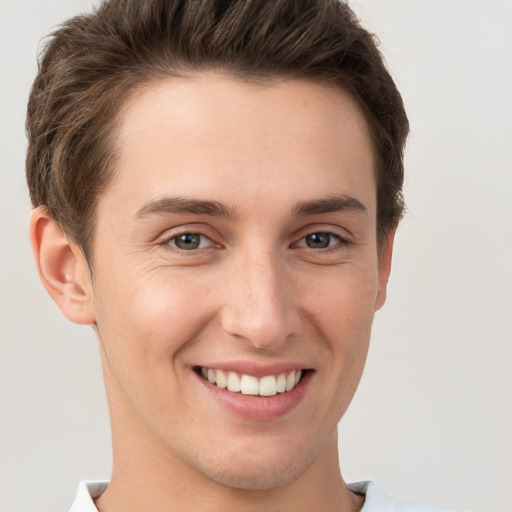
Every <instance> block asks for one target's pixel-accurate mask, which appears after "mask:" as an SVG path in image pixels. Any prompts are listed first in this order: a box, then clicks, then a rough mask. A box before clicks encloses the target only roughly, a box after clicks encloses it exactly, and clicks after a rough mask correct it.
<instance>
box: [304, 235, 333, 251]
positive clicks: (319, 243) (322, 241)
mask: <svg viewBox="0 0 512 512" xmlns="http://www.w3.org/2000/svg"><path fill="white" fill-rule="evenodd" d="M330 241H331V235H330V234H329V233H313V234H312V235H308V236H307V237H306V244H307V245H308V247H311V248H313V249H325V248H326V247H329V242H330Z"/></svg>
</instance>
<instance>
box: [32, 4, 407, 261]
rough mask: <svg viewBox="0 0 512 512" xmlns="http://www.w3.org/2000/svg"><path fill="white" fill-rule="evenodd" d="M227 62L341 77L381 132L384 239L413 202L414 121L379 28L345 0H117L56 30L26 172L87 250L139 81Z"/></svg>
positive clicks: (377, 134) (234, 66)
mask: <svg viewBox="0 0 512 512" xmlns="http://www.w3.org/2000/svg"><path fill="white" fill-rule="evenodd" d="M206 70H219V71H221V72H223V73H225V74H227V75H229V76H234V77H237V78H241V79H244V80H256V81H259V80H269V79H273V78H276V77H277V78H279V77H291V78H303V79H307V80H312V81H316V82H321V83H331V84H337V85H339V86H340V87H342V88H344V89H345V90H347V91H348V92H350V93H351V94H352V95H353V97H354V98H355V99H356V100H357V102H358V103H359V105H360V107H361V109H362V111H363V113H364V115H365V117H366V120H367V122H368V125H369V128H370V133H371V135H372V138H373V144H374V152H375V160H376V176H377V231H378V239H379V242H381V241H382V240H383V239H384V238H385V236H386V234H387V233H388V232H389V231H390V229H392V228H393V227H395V226H396V224H397V223H398V221H399V220H400V218H401V216H402V213H403V208H404V205H403V199H402V184H403V150H404V146H405V140H406V137H407V134H408V130H409V126H408V120H407V116H406V113H405V110H404V106H403V103H402V99H401V96H400V94H399V92H398V90H397V88H396V86H395V84H394V82H393V80H392V78H391V76H390V74H389V73H388V71H387V69H386V66H385V64H384V62H383V58H382V56H381V54H380V52H379V50H378V48H377V44H376V41H375V38H374V36H373V35H372V34H370V33H368V32H367V31H366V30H365V29H363V28H362V27H361V26H360V24H359V21H358V20H357V18H356V16H355V15H354V13H353V12H352V11H351V9H350V8H349V7H348V6H347V5H346V4H345V3H342V2H340V1H339V0H107V1H105V2H104V3H103V4H101V5H100V7H99V8H98V9H97V10H95V11H94V12H93V13H91V14H89V15H82V16H77V17H75V18H72V19H70V20H69V21H67V22H66V23H64V24H63V25H62V26H61V27H60V28H59V29H58V30H56V31H55V32H54V33H53V34H52V35H51V36H50V38H49V41H48V43H47V44H46V47H45V51H44V53H43V55H42V57H41V59H40V62H39V73H38V75H37V77H36V80H35V82H34V84H33V87H32V91H31V94H30V99H29V103H28V114H27V124H26V128H27V136H28V142H29V144H28V153H27V162H26V172H27V181H28V185H29V190H30V196H31V199H32V203H33V205H34V206H39V205H44V206H45V207H46V208H47V209H48V212H49V214H50V215H51V217H52V218H53V219H55V220H56V221H57V222H58V223H59V225H60V226H61V227H62V229H63V230H64V231H65V232H66V233H67V234H68V236H70V237H71V238H72V239H73V240H74V241H75V242H77V243H78V244H79V245H80V246H81V247H82V249H83V250H84V253H85V254H86V256H87V252H88V248H89V245H90V242H91V238H92V234H93V228H94V217H95V205H96V201H97V198H98V195H99V194H100V193H101V192H102V191H103V190H104V189H105V187H107V186H108V184H109V183H110V181H111V180H112V176H113V174H114V168H115V165H114V160H115V155H114V154H113V153H114V149H113V144H112V140H113V139H112V137H113V132H114V131H115V130H114V127H115V120H116V115H117V113H118V112H119V110H120V108H121V106H122V105H123V102H125V101H126V99H127V97H128V95H129V94H130V93H131V92H132V91H133V90H134V88H135V87H137V86H140V85H141V84H144V83H146V82H149V81H152V80H155V79H159V78H163V77H170V76H171V77H172V76H183V75H190V74H193V73H194V72H201V71H206Z"/></svg>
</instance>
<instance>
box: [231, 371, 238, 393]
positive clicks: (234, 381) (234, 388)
mask: <svg viewBox="0 0 512 512" xmlns="http://www.w3.org/2000/svg"><path fill="white" fill-rule="evenodd" d="M228 390H229V391H233V392H234V393H238V392H239V391H240V377H239V376H238V375H237V374H236V373H235V372H229V373H228Z"/></svg>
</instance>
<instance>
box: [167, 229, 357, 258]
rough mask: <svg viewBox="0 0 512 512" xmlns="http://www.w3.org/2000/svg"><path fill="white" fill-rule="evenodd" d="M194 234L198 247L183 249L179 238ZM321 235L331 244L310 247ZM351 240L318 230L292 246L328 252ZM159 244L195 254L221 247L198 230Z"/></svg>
mask: <svg viewBox="0 0 512 512" xmlns="http://www.w3.org/2000/svg"><path fill="white" fill-rule="evenodd" d="M187 235H188V236H192V237H199V238H200V241H199V246H198V247H194V248H192V249H183V248H181V247H179V246H178V245H177V240H179V238H180V237H185V236H187ZM315 235H316V236H319V235H324V236H325V235H326V236H328V237H329V245H327V247H310V246H308V245H307V238H308V237H313V236H315ZM333 239H334V241H335V243H332V244H331V242H332V241H333ZM205 240H207V241H208V242H209V244H208V246H207V247H204V246H203V247H201V245H203V242H204V241H205ZM351 243H352V242H351V241H350V240H348V239H347V238H345V237H343V236H341V235H339V234H338V233H333V232H331V231H322V230H318V231H312V232H310V233H307V234H306V235H304V236H303V237H301V238H300V239H299V240H298V241H297V242H294V243H293V244H291V247H292V248H296V247H302V248H304V249H305V250H308V251H314V252H318V251H320V252H328V251H333V250H336V249H339V248H340V247H346V246H349V245H351ZM159 245H161V246H164V247H165V248H166V249H168V250H173V251H178V252H180V253H182V254H183V253H189V254H193V253H195V252H196V251H199V250H209V249H212V248H214V247H215V245H217V246H218V247H220V245H219V244H215V242H214V241H213V240H212V239H211V237H209V236H208V235H205V234H203V233H200V232H197V231H183V232H181V233H177V234H174V235H173V236H171V237H167V238H165V239H164V240H162V241H161V242H160V243H159Z"/></svg>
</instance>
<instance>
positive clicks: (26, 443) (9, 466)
mask: <svg viewBox="0 0 512 512" xmlns="http://www.w3.org/2000/svg"><path fill="white" fill-rule="evenodd" d="M90 4H91V2H90V0H66V1H64V0H59V1H57V0H53V1H51V0H44V1H42V0H0V130H1V131H0V336H1V339H0V415H1V416H0V510H1V511H3V512H6V511H9V512H29V511H37V512H50V511H55V510H67V507H69V505H70V504H71V501H72V499H73V496H74V493H75V488H76V485H77V483H78V481H79V480H81V479H100V478H108V476H109V472H110V464H111V455H110V437H109V436H110V434H109V427H108V419H107V409H106V403H105V398H104V395H103V388H102V380H101V373H100V367H99V358H98V353H97V349H96V342H95V339H94V336H93V333H92V330H91V329H90V328H87V327H79V326H75V325H72V324H70V323H68V322H67V321H66V320H65V319H64V318H63V317H62V315H61V314H60V312H59V311H58V309H57V307H56V306H55V305H54V304H53V303H52V302H51V300H50V299H49V298H48V297H47V296H46V294H45V292H44V290H43V288H42V286H41V285H40V283H39V281H38V277H37V275H36V271H35V268H34V265H33V263H32V256H31V252H30V248H29V243H28V240H27V225H28V218H29V213H30V205H29V201H28V197H27V192H26V189H25V183H24V152H25V144H26V142H25V136H24V127H23V124H24V116H25V106H26V101H27V96H28V90H29V87H30V84H31V81H32V80H33V78H34V76H35V72H36V54H37V49H38V44H39V41H40V39H41V37H42V36H43V35H44V34H46V33H47V32H48V30H49V29H50V28H51V27H52V26H55V25H56V24H58V23H59V22H60V21H62V20H63V19H65V18H67V17H69V16H71V15H72V14H75V13H78V12H81V11H87V10H89V8H90ZM351 5H352V6H353V7H354V9H355V10H356V12H357V13H358V14H359V15H360V16H361V17H362V19H363V22H364V24H365V26H366V27H368V28H369V29H370V30H372V31H374V32H376V33H377V34H378V35H379V38H380V40H381V42H382V48H383V51H384V54H385V56H386V58H387V61H388V64H389V66H390V68H391V70H392V73H393V75H394V76H395V78H396V81H397V83H398V85H399V88H400V89H401V91H402V94H403V97H404V100H405V103H406V107H407V109H408V113H409V117H410V121H411V127H412V134H411V137H410V141H409V146H408V152H407V159H406V172H407V179H406V193H407V202H408V206H409V212H408V214H407V217H406V218H405V220H404V222H403V224H402V226H401V227H400V229H399V232H398V235H397V240H396V248H395V257H394V266H393V271H392V275H391V281H390V288H389V296H388V302H387V304H386V306H385V307H384V308H383V310H382V311H380V312H379V313H378V314H377V317H376V321H375V327H374V332H373V339H372V346H371V349H370V355H369V359H368V363H367V368H366V373H365V375H364V377H363V381H362V383H361V386H360V389H359V391H358V393H357V394H356V398H355V400H354V402H353V404H352V405H351V407H350V409H349V411H348V413H347V415H346V416H345V418H344V419H343V420H342V422H341V426H340V434H341V435H340V452H341V465H342V470H343V473H344V476H345V478H346V479H347V480H348V481H353V480H360V479H374V480H376V481H377V482H378V483H379V485H380V486H381V487H383V488H384V490H385V491H386V492H387V493H388V494H390V495H392V496H394V497H396V498H401V499H417V500H424V501H432V502H438V503H443V504H447V505H452V506H457V507H461V508H464V509H470V510H474V511H477V510H479V511H482V512H491V511H505V510H508V511H510V510H512V220H511V219H512V99H511V96H512V93H511V91H512V23H511V22H512V2H511V1H510V0H490V1H488V2H481V1H480V0H464V1H462V0H430V1H428V2H426V1H421V0H386V1H382V0H380V1H379V0H360V1H354V2H351Z"/></svg>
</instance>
